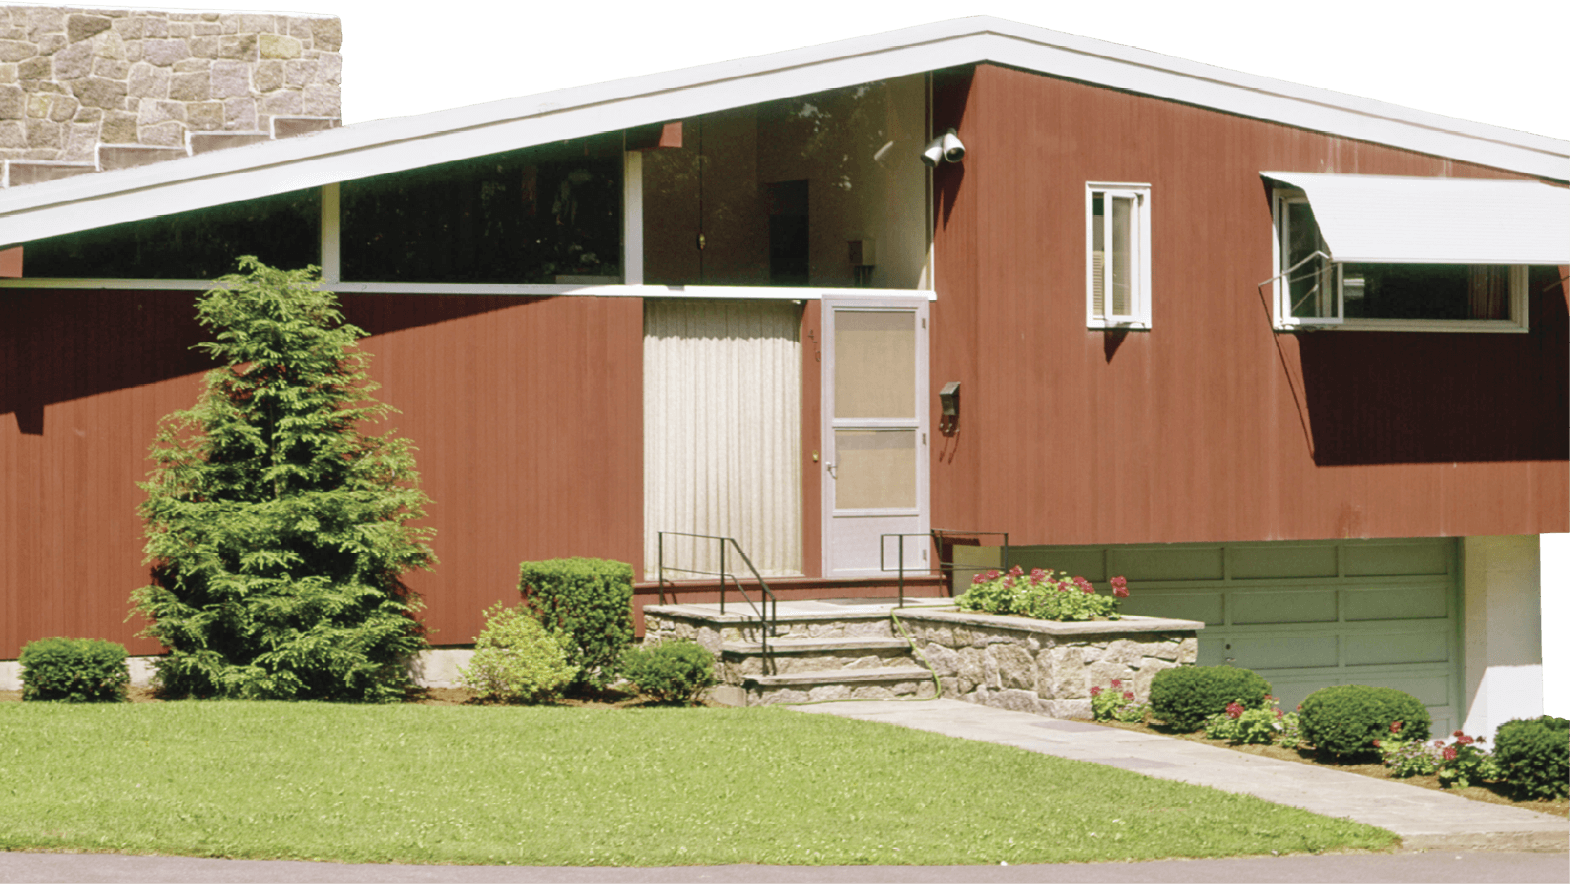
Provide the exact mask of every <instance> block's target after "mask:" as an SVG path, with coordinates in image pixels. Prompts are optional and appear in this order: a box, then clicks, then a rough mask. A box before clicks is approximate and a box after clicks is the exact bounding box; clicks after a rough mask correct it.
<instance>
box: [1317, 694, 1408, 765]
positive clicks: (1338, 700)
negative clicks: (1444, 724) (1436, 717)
mask: <svg viewBox="0 0 1570 884" xmlns="http://www.w3.org/2000/svg"><path fill="white" fill-rule="evenodd" d="M1298 721H1299V723H1300V724H1301V726H1302V729H1303V739H1304V741H1306V742H1309V743H1312V744H1313V745H1314V747H1315V748H1317V749H1319V750H1320V751H1321V752H1327V753H1329V754H1331V755H1340V756H1349V755H1368V754H1372V753H1374V752H1377V751H1378V750H1377V749H1376V748H1375V747H1374V741H1375V740H1379V739H1388V738H1389V737H1390V736H1391V735H1392V734H1394V735H1396V736H1397V738H1398V739H1402V740H1426V739H1428V733H1429V729H1430V728H1431V727H1432V726H1433V721H1432V719H1430V718H1429V717H1428V709H1427V708H1425V707H1424V706H1423V702H1422V701H1421V700H1419V699H1418V698H1416V697H1414V696H1412V695H1411V694H1409V693H1407V692H1405V691H1398V690H1396V689H1395V688H1376V687H1369V686H1368V685H1360V684H1344V685H1335V686H1333V687H1328V688H1320V689H1319V690H1317V691H1315V692H1313V693H1312V694H1309V695H1308V697H1307V698H1306V699H1304V700H1303V706H1302V709H1301V710H1300V712H1299V716H1298ZM1398 723H1399V724H1398Z"/></svg>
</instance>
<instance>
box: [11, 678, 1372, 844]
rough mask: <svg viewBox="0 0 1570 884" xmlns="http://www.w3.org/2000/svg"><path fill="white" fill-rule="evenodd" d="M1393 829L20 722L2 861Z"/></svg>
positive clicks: (136, 709)
mask: <svg viewBox="0 0 1570 884" xmlns="http://www.w3.org/2000/svg"><path fill="white" fill-rule="evenodd" d="M1394 837H1395V836H1393V835H1392V834H1390V833H1389V832H1386V831H1384V830H1382V829H1376V828H1373V827H1371V826H1365V825H1360V824H1356V823H1351V822H1345V821H1341V820H1332V819H1328V818H1325V817H1321V816H1315V815H1314V814H1311V813H1308V812H1306V811H1301V810H1296V809H1294V808H1289V807H1282V806H1279V805H1274V804H1269V803H1267V802H1264V801H1260V800H1258V799H1255V798H1249V797H1245V796H1241V795H1231V794H1227V793H1224V792H1218V791H1215V790H1212V789H1206V788H1201V787H1197V786H1188V785H1183V784H1180V783H1173V782H1167V781H1162V780H1155V779H1150V778H1148V777H1144V776H1140V775H1138V774H1134V773H1130V772H1127V771H1122V770H1117V769H1113V768H1105V767H1097V766H1095V765H1090V764H1082V763H1079V762H1073V761H1065V760H1062V759H1057V758H1051V757H1048V756H1044V755H1038V754H1035V753H1031V752H1026V751H1023V750H1019V749H1014V748H1011V747H1006V746H996V745H991V744H985V743H973V742H966V741H962V740H953V739H948V738H945V737H940V736H937V735H934V734H927V733H921V732H918V731H911V730H905V729H902V728H896V727H890V726H886V725H879V724H869V723H865V722H858V721H848V720H844V719H839V718H835V717H832V716H827V715H802V714H799V713H793V712H788V711H784V710H779V709H769V708H750V709H633V710H595V709H574V708H505V707H467V706H461V707H439V706H417V705H404V706H342V705H325V704H309V703H299V704H287V703H256V702H189V701H188V702H179V703H162V704H134V705H133V704H118V705H100V706H69V705H60V704H46V703H5V704H0V849H5V848H10V849H17V848H48V849H69V850H110V851H120V852H128V853H164V854H185V855H192V856H229V857H251V858H264V857H266V858H307V859H324V860H338V861H346V862H349V861H352V862H393V861H396V862H413V863H497V864H500V863H514V864H523V865H590V864H593V865H696V864H711V863H769V864H852V863H908V864H957V863H990V864H996V863H998V862H1002V861H1007V862H1009V863H1011V864H1017V863H1033V862H1087V861H1097V860H1141V859H1155V858H1160V857H1172V856H1196V857H1198V856H1233V855H1239V854H1253V853H1270V852H1271V851H1279V852H1281V853H1290V852H1304V851H1323V850H1332V849H1339V848H1375V849H1377V848H1382V847H1385V846H1387V845H1389V844H1390V843H1391V842H1392V841H1393V840H1394Z"/></svg>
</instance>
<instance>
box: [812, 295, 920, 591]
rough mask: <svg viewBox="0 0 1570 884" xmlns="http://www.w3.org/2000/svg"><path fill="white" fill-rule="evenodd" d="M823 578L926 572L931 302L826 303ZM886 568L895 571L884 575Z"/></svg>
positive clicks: (861, 300) (870, 300) (834, 300)
mask: <svg viewBox="0 0 1570 884" xmlns="http://www.w3.org/2000/svg"><path fill="white" fill-rule="evenodd" d="M823 344H824V346H823V354H824V360H823V449H824V454H825V456H824V458H823V510H824V519H823V524H824V531H823V573H824V575H825V576H835V577H847V576H875V575H878V574H883V573H887V572H888V571H893V570H896V569H897V568H898V567H899V552H898V540H897V539H896V538H894V537H886V536H885V535H893V534H907V535H913V536H909V537H906V538H905V567H906V568H907V569H911V570H925V569H926V568H927V555H928V552H927V550H928V547H929V546H930V542H929V541H928V540H927V538H926V536H925V535H926V533H927V531H928V527H929V512H928V508H927V478H928V476H927V431H928V427H927V412H928V408H927V401H926V395H925V391H926V389H927V301H926V300H925V299H923V298H919V297H917V298H853V297H845V298H838V297H834V298H829V297H826V298H824V299H823ZM885 569H886V570H885Z"/></svg>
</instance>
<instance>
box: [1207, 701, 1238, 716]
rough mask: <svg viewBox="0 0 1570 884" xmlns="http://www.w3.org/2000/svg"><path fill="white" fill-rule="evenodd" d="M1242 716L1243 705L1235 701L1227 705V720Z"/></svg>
mask: <svg viewBox="0 0 1570 884" xmlns="http://www.w3.org/2000/svg"><path fill="white" fill-rule="evenodd" d="M1211 708H1212V709H1214V708H1215V707H1214V706H1212V707H1211ZM1242 714H1243V704H1241V703H1239V702H1238V701H1236V700H1233V701H1232V702H1230V703H1228V704H1227V718H1237V717H1238V716H1240V715H1242Z"/></svg>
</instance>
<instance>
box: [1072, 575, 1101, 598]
mask: <svg viewBox="0 0 1570 884" xmlns="http://www.w3.org/2000/svg"><path fill="white" fill-rule="evenodd" d="M1074 585H1075V586H1077V587H1079V588H1080V590H1081V591H1083V592H1084V593H1085V595H1091V594H1093V593H1095V591H1096V588H1095V587H1094V586H1091V585H1090V581H1089V580H1086V579H1085V578H1083V577H1075V578H1074Z"/></svg>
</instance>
